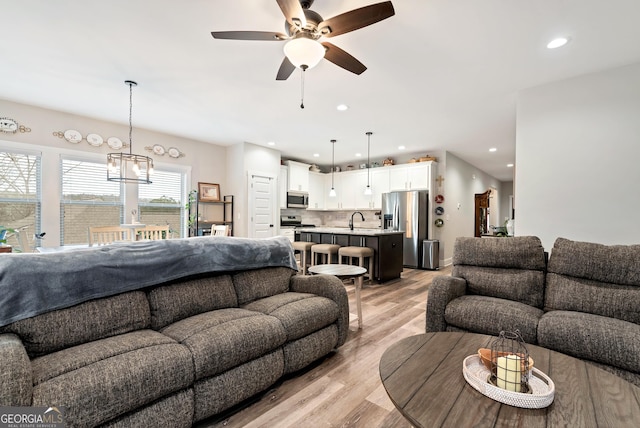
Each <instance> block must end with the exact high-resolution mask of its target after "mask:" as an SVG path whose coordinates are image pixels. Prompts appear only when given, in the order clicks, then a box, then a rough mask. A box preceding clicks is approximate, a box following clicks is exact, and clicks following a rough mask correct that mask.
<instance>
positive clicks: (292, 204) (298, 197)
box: [287, 191, 309, 208]
mask: <svg viewBox="0 0 640 428" xmlns="http://www.w3.org/2000/svg"><path fill="white" fill-rule="evenodd" d="M308 206H309V194H308V193H307V192H292V191H289V192H287V208H307V207H308Z"/></svg>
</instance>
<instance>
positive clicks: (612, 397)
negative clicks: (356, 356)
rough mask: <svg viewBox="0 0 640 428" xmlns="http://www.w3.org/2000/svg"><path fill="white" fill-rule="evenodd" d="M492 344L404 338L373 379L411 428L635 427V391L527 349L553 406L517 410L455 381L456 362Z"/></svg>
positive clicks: (452, 337) (440, 336)
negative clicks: (546, 381)
mask: <svg viewBox="0 0 640 428" xmlns="http://www.w3.org/2000/svg"><path fill="white" fill-rule="evenodd" d="M493 339H494V337H491V336H485V335H481V334H471V333H427V334H421V335H418V336H411V337H407V338H405V339H403V340H401V341H399V342H398V343H396V344H394V345H392V346H391V347H389V349H387V350H386V351H385V352H384V354H383V355H382V358H381V359H380V377H381V378H382V383H383V385H384V387H385V389H386V390H387V394H388V395H389V398H391V401H392V402H393V404H394V405H395V406H396V407H397V408H398V410H399V411H400V413H402V415H403V416H404V417H405V418H407V419H408V420H409V421H410V422H411V424H413V425H414V426H416V427H429V428H432V427H440V426H452V427H454V426H455V427H471V426H473V427H482V426H487V427H493V426H518V427H523V428H529V427H538V426H540V427H598V428H601V427H631V426H638V424H640V388H638V387H637V386H635V385H633V384H631V383H629V382H627V381H625V380H624V379H622V378H620V377H618V376H616V375H614V374H611V373H609V372H607V371H604V370H602V369H599V368H597V367H595V366H594V365H592V364H589V363H587V362H584V361H582V360H579V359H577V358H573V357H569V356H568V355H564V354H561V353H559V352H555V351H551V350H549V349H545V348H541V347H539V346H534V345H527V348H528V349H529V354H530V355H531V357H532V358H533V360H534V362H535V363H534V364H535V367H537V368H538V369H539V370H541V371H542V372H544V373H545V374H547V375H548V376H549V377H550V378H551V379H552V380H553V382H554V384H555V388H556V390H555V398H554V401H553V403H552V404H551V405H550V406H549V407H546V408H544V409H522V408H518V407H512V406H509V405H506V404H502V403H499V402H497V401H494V400H492V399H491V398H488V397H485V396H484V395H482V394H481V393H480V392H478V391H476V390H475V389H474V388H473V387H472V386H471V385H469V384H468V383H467V382H466V381H465V380H464V377H463V375H462V361H463V360H464V358H465V357H467V356H469V355H473V354H475V353H477V351H478V348H485V347H488V346H489V344H490V343H491V341H492V340H493Z"/></svg>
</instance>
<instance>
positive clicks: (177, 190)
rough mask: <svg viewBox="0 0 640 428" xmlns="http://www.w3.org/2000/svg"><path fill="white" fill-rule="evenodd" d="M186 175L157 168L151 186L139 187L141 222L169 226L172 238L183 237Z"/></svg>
mask: <svg viewBox="0 0 640 428" xmlns="http://www.w3.org/2000/svg"><path fill="white" fill-rule="evenodd" d="M185 179H186V176H185V174H184V173H181V172H176V171H167V170H162V169H160V168H156V169H155V170H154V173H153V177H152V178H151V180H152V183H151V184H143V185H140V186H139V187H138V211H139V212H140V222H142V223H144V224H147V225H151V224H155V225H160V226H162V225H165V224H168V225H169V229H170V230H171V231H172V236H173V237H174V238H178V237H181V236H182V227H181V225H182V224H184V218H183V217H184V211H185V210H184V209H183V207H184V204H185V203H186V202H185V196H184V187H185V186H184V182H185Z"/></svg>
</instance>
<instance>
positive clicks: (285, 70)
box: [276, 56, 296, 80]
mask: <svg viewBox="0 0 640 428" xmlns="http://www.w3.org/2000/svg"><path fill="white" fill-rule="evenodd" d="M295 69H296V66H295V65H293V64H291V61H289V58H287V57H286V56H285V57H284V59H283V60H282V64H280V69H279V70H278V75H277V76H276V80H287V79H288V78H289V76H291V73H293V70H295Z"/></svg>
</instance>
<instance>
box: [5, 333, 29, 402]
mask: <svg viewBox="0 0 640 428" xmlns="http://www.w3.org/2000/svg"><path fill="white" fill-rule="evenodd" d="M0 361H2V363H1V364H0V406H30V405H31V397H32V395H33V375H32V373H31V361H30V360H29V357H28V356H27V351H26V349H25V348H24V345H23V344H22V341H21V340H20V338H18V336H16V335H15V334H11V333H4V334H0Z"/></svg>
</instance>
